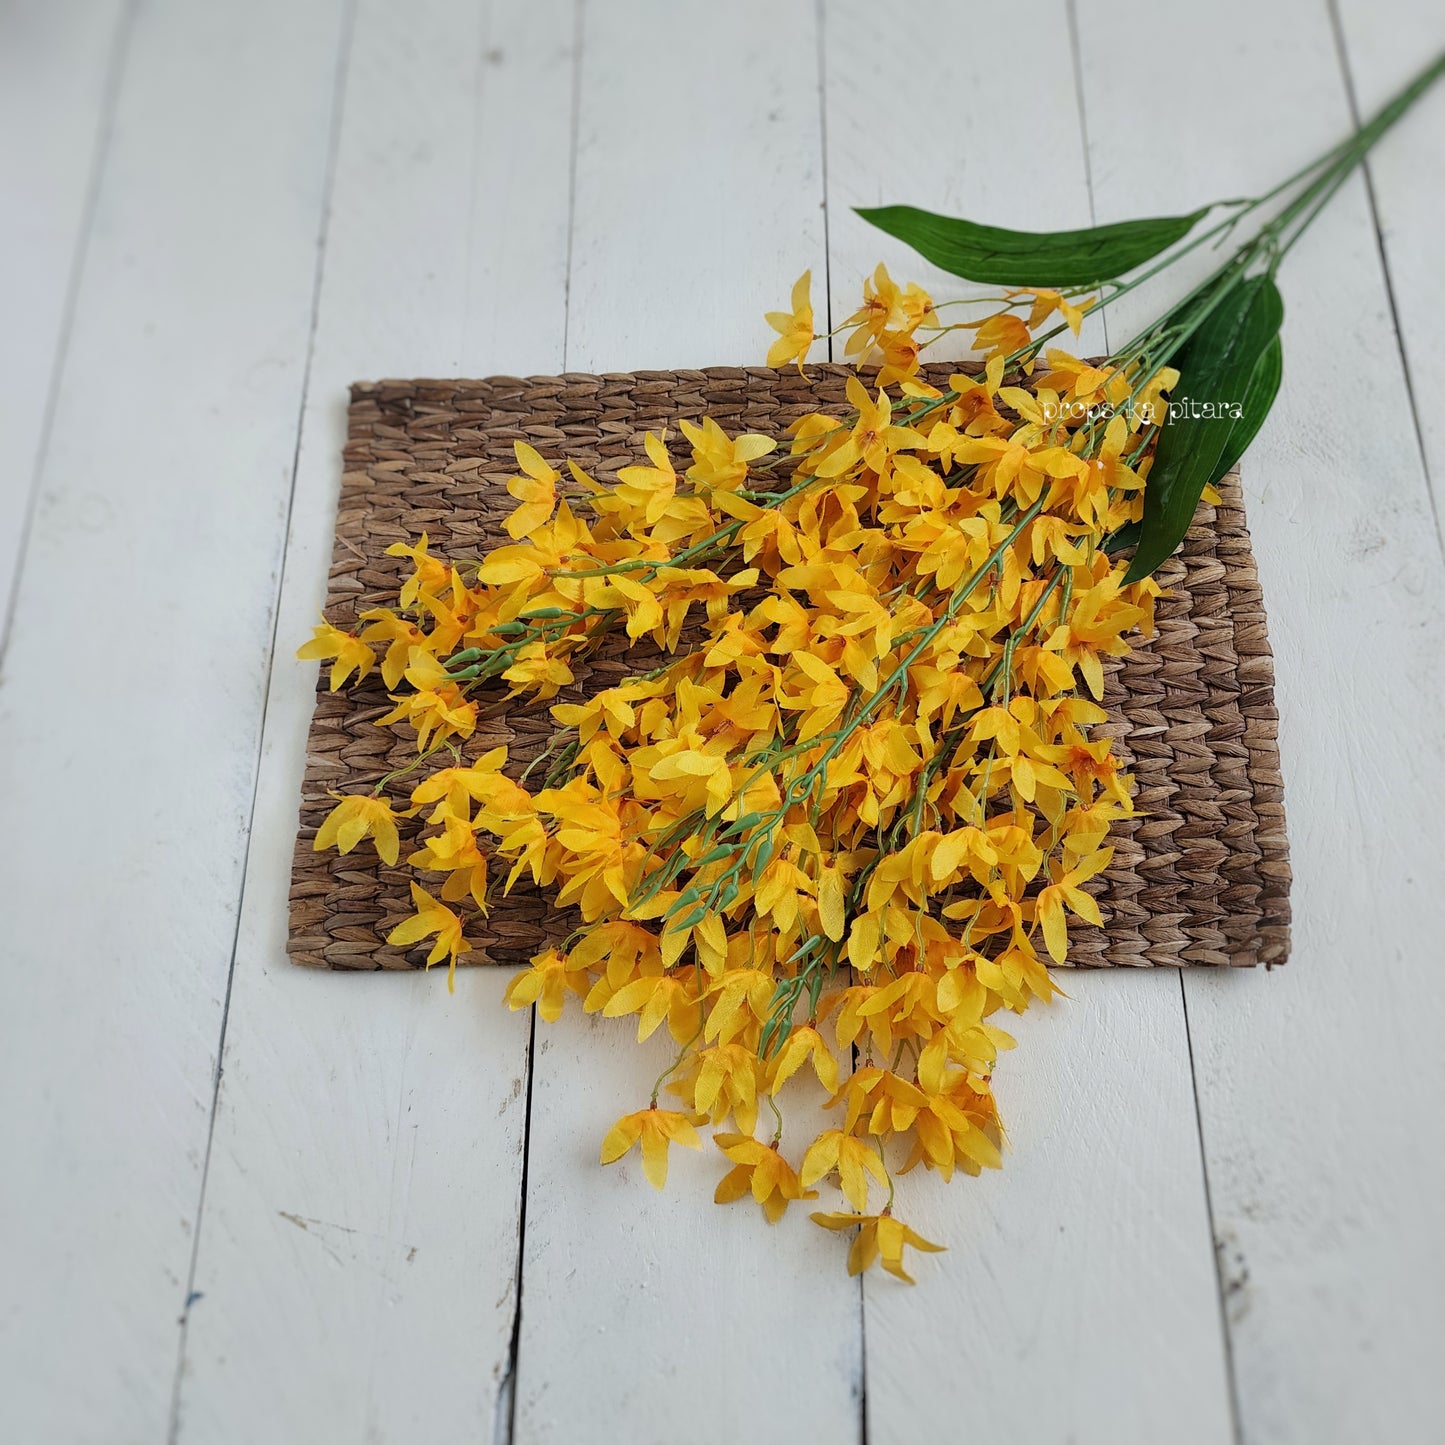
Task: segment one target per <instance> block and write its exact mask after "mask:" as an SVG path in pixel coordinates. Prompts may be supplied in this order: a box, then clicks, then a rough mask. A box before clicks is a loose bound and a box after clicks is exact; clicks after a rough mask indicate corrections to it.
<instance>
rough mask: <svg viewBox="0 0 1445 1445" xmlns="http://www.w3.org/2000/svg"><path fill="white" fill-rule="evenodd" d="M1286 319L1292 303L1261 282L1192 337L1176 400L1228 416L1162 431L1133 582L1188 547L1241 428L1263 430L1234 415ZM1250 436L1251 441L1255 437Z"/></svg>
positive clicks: (1179, 422)
mask: <svg viewBox="0 0 1445 1445" xmlns="http://www.w3.org/2000/svg"><path fill="white" fill-rule="evenodd" d="M1283 319H1284V302H1283V300H1282V299H1281V298H1280V294H1279V290H1278V288H1277V287H1276V286H1275V284H1274V282H1273V281H1272V280H1271V279H1270V278H1269V277H1268V276H1254V277H1251V278H1250V279H1249V280H1247V281H1243V282H1238V283H1236V284H1235V285H1234V286H1233V288H1232V289H1231V290H1230V292H1229V294H1228V295H1226V296H1225V297H1224V298H1223V299H1222V300H1220V301H1219V302H1218V303H1217V304H1216V305H1215V306H1214V309H1213V310H1212V311H1211V312H1210V313H1209V315H1208V316H1207V317H1206V318H1205V319H1204V321H1203V322H1202V323H1201V324H1200V326H1199V329H1198V330H1197V331H1196V332H1195V333H1194V335H1193V336H1192V337H1191V338H1190V340H1189V344H1188V345H1187V346H1186V347H1185V349H1184V352H1183V354H1182V356H1181V358H1180V361H1179V372H1180V380H1179V385H1178V386H1177V387H1176V388H1175V393H1176V395H1177V396H1178V397H1179V398H1180V399H1181V400H1184V399H1187V400H1189V401H1192V402H1195V403H1199V404H1201V405H1202V404H1211V405H1212V407H1213V409H1214V410H1215V411H1217V412H1219V413H1220V414H1219V415H1214V416H1193V415H1185V416H1182V417H1179V418H1177V419H1174V420H1171V421H1170V422H1169V423H1168V424H1167V425H1166V426H1165V427H1164V429H1163V431H1161V432H1160V434H1159V445H1158V447H1157V449H1156V450H1155V453H1154V464H1153V466H1152V467H1151V468H1150V470H1149V480H1148V482H1147V484H1146V485H1145V487H1144V520H1143V526H1142V527H1141V528H1140V535H1139V547H1138V550H1137V551H1136V552H1135V553H1134V560H1133V562H1132V563H1131V564H1130V566H1129V571H1128V574H1127V575H1126V577H1125V579H1124V580H1125V581H1126V582H1137V581H1139V579H1140V578H1142V577H1147V576H1149V574H1150V573H1151V572H1153V571H1154V569H1155V568H1156V567H1158V566H1159V564H1160V563H1161V562H1163V561H1164V560H1165V558H1167V557H1169V556H1170V555H1171V554H1172V553H1173V551H1174V549H1175V548H1176V547H1177V546H1178V545H1179V544H1180V542H1182V541H1183V540H1184V534H1185V532H1187V531H1188V530H1189V523H1190V522H1191V521H1192V520H1193V518H1194V513H1195V510H1196V509H1197V508H1198V506H1199V498H1200V495H1201V494H1202V493H1203V491H1204V488H1205V486H1206V485H1207V484H1208V483H1209V482H1210V481H1211V480H1217V479H1218V477H1220V476H1222V475H1223V473H1222V472H1220V471H1219V470H1218V466H1219V462H1220V459H1221V458H1223V457H1225V456H1226V455H1227V448H1228V447H1229V445H1230V440H1231V436H1232V434H1233V432H1234V429H1235V427H1237V426H1239V427H1243V426H1244V424H1245V422H1246V420H1250V421H1252V422H1253V427H1254V430H1256V431H1257V430H1258V429H1259V423H1260V422H1261V421H1262V420H1263V417H1262V416H1254V417H1251V416H1249V414H1248V413H1246V414H1244V415H1241V416H1240V417H1239V418H1238V419H1236V418H1234V417H1232V416H1231V415H1230V414H1229V412H1228V408H1229V407H1230V406H1231V405H1233V404H1236V403H1237V404H1239V406H1240V408H1241V411H1242V412H1243V409H1244V406H1245V402H1246V398H1247V397H1248V395H1249V392H1250V389H1251V383H1252V381H1253V378H1254V372H1255V369H1256V368H1257V367H1258V365H1259V363H1260V361H1261V359H1262V358H1263V357H1264V355H1265V353H1266V352H1267V351H1268V350H1269V348H1270V346H1271V344H1272V343H1274V342H1276V341H1277V339H1278V336H1279V327H1280V322H1281V321H1282V320H1283ZM1271 399H1272V397H1271ZM1266 409H1267V408H1266ZM1243 435H1244V440H1245V441H1246V442H1247V441H1248V439H1249V436H1252V435H1253V432H1252V431H1247V432H1246V433H1244V434H1243ZM1241 450H1242V448H1241Z"/></svg>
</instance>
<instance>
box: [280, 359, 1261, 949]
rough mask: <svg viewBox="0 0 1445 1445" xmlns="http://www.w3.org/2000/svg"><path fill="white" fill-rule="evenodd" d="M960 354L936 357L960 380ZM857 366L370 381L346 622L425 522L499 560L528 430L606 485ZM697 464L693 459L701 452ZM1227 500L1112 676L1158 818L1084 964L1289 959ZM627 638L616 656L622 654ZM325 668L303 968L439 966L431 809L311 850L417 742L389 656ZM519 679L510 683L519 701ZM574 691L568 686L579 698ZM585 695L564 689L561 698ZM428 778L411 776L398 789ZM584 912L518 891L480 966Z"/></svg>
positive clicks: (450, 540) (334, 595)
mask: <svg viewBox="0 0 1445 1445" xmlns="http://www.w3.org/2000/svg"><path fill="white" fill-rule="evenodd" d="M952 369H953V368H950V367H947V366H944V367H930V368H925V373H926V374H927V375H928V379H929V380H932V381H934V382H935V383H936V384H940V385H943V384H946V378H947V375H948V373H949V372H950V371H951V370H952ZM850 374H851V369H850V368H847V367H842V366H815V367H810V368H809V371H808V376H807V378H806V379H802V378H800V377H799V376H798V374H797V372H796V371H786V372H780V371H773V370H769V369H766V368H761V367H756V368H731V367H717V368H712V369H709V370H706V371H678V372H655V371H654V372H636V373H629V374H620V375H608V376H584V375H567V376H555V377H531V378H528V379H518V378H514V377H493V378H491V379H489V380H486V381H385V382H377V383H364V384H358V385H356V386H354V387H353V388H352V392H351V415H350V429H349V436H348V440H347V444H346V454H345V470H344V475H343V479H342V488H341V499H340V505H339V507H338V511H337V520H336V544H335V551H334V554H333V561H332V567H331V580H330V587H329V594H328V598H327V605H326V616H327V618H328V619H329V620H330V621H331V622H333V623H335V624H336V625H337V626H338V627H350V626H351V625H352V624H353V623H354V621H355V619H356V615H357V613H358V612H360V611H363V610H364V609H366V608H368V607H376V606H387V605H393V606H394V605H395V602H396V594H397V589H398V587H399V586H400V582H401V580H402V578H403V576H404V575H405V574H406V573H407V572H408V571H409V570H410V562H409V561H408V560H407V559H406V558H397V557H388V556H386V555H385V551H386V548H387V547H388V546H389V545H390V544H391V543H392V542H398V541H406V542H413V541H415V540H416V539H417V537H419V536H420V534H421V533H422V532H423V531H426V532H427V533H429V535H430V537H431V539H432V550H433V552H434V554H436V555H440V556H443V557H445V556H446V555H448V553H450V552H453V551H454V552H456V553H459V554H463V555H476V554H477V553H478V551H479V550H481V549H485V548H487V547H489V546H493V545H496V544H497V543H499V542H504V541H508V540H510V539H508V538H507V537H506V534H505V532H504V531H503V529H502V519H503V518H504V517H505V516H506V515H507V514H508V513H509V512H510V511H511V509H512V508H513V507H514V506H515V505H516V504H515V501H514V500H513V498H512V497H511V496H509V495H508V493H507V491H506V490H505V482H506V479H507V478H508V477H510V476H512V475H514V474H515V473H516V470H517V468H516V461H515V456H514V453H513V450H512V443H513V442H514V441H518V440H525V441H528V442H531V443H532V445H533V446H535V447H536V448H537V449H538V450H539V451H540V452H541V453H542V455H543V456H544V457H546V458H547V460H548V461H550V462H552V463H553V464H554V465H556V464H558V463H559V461H560V459H561V458H562V457H563V456H568V457H572V458H573V459H575V460H576V461H577V462H578V463H579V465H581V466H582V467H584V468H586V469H587V470H588V471H590V472H592V473H593V474H594V475H597V476H599V477H601V478H604V479H609V478H610V477H611V476H612V475H613V474H614V473H615V472H616V469H617V468H618V467H620V466H626V465H629V464H632V463H634V462H636V461H637V460H638V458H639V457H640V455H641V452H642V433H643V432H644V431H646V430H649V429H651V430H657V429H659V428H661V427H662V426H663V425H665V424H666V425H669V426H670V427H671V428H672V430H671V431H670V435H671V436H672V437H673V438H674V440H677V435H676V430H675V428H676V422H677V420H678V419H679V418H682V417H686V418H693V419H696V418H699V417H702V416H704V415H707V416H711V417H713V418H715V419H716V420H717V421H718V423H719V424H720V425H721V426H722V427H723V428H724V429H725V430H727V431H729V432H734V433H735V432H740V431H752V432H763V433H766V434H768V435H773V436H777V435H780V434H781V433H782V431H783V429H784V428H785V427H786V426H787V425H788V424H789V423H790V422H791V421H793V420H794V419H795V418H796V417H797V416H799V415H800V414H802V413H803V412H806V411H809V410H813V409H815V408H818V407H820V406H823V407H828V406H833V407H841V406H843V405H845V402H844V397H843V384H844V381H845V380H846V378H847V377H848V376H849V375H850ZM677 460H678V461H679V463H680V464H686V462H687V461H688V460H690V459H689V458H688V456H687V454H686V452H685V449H683V448H679V449H678V451H677ZM1219 491H1220V493H1221V496H1222V498H1223V500H1222V503H1221V505H1220V506H1219V507H1218V508H1211V507H1209V506H1203V507H1201V509H1200V513H1199V516H1198V517H1197V518H1196V519H1195V524H1194V526H1193V527H1192V528H1191V530H1190V532H1189V534H1188V537H1187V538H1186V540H1185V543H1184V546H1183V548H1182V549H1181V552H1180V554H1179V555H1177V556H1176V557H1174V558H1172V559H1171V560H1170V561H1169V562H1168V563H1167V564H1166V565H1165V566H1164V567H1163V568H1162V569H1161V570H1160V572H1159V574H1158V576H1159V581H1160V582H1161V583H1162V584H1163V585H1164V586H1165V587H1166V588H1168V592H1169V595H1168V596H1167V597H1165V598H1163V599H1161V600H1160V602H1159V604H1158V610H1157V622H1158V631H1157V633H1156V635H1155V637H1154V639H1153V640H1152V641H1151V642H1148V643H1140V644H1139V645H1138V646H1137V647H1136V649H1135V650H1134V652H1133V653H1132V654H1131V655H1130V656H1129V657H1128V658H1125V659H1123V660H1114V661H1113V662H1112V665H1111V666H1110V667H1109V668H1108V670H1107V690H1106V696H1105V705H1106V707H1107V708H1108V711H1109V715H1110V716H1109V722H1108V724H1106V725H1105V726H1103V727H1101V728H1100V729H1099V730H1098V735H1102V734H1104V733H1106V732H1107V733H1109V734H1111V735H1112V736H1114V737H1115V738H1116V739H1117V740H1118V741H1117V744H1116V750H1117V752H1118V754H1119V756H1120V758H1121V761H1122V762H1123V764H1124V765H1125V766H1127V767H1128V769H1129V770H1130V772H1132V774H1133V776H1134V779H1135V782H1136V785H1137V794H1136V802H1137V806H1138V810H1139V811H1138V815H1137V816H1136V817H1134V818H1132V819H1128V820H1125V821H1124V822H1121V823H1119V824H1117V825H1116V826H1115V829H1114V835H1113V840H1112V841H1113V842H1114V845H1115V854H1114V860H1113V862H1112V864H1111V865H1110V867H1109V868H1108V869H1107V870H1106V871H1105V872H1104V873H1103V874H1101V875H1100V877H1099V878H1097V879H1095V880H1093V882H1092V884H1091V887H1092V888H1093V890H1094V891H1095V892H1096V894H1097V896H1098V898H1099V904H1100V910H1101V913H1102V916H1103V919H1104V926H1103V927H1102V928H1091V927H1084V926H1082V925H1071V927H1070V929H1069V943H1070V962H1071V963H1072V964H1074V965H1078V966H1088V967H1093V966H1103V965H1129V966H1136V967H1139V966H1144V967H1147V966H1152V965H1160V964H1210V965H1232V966H1248V965H1252V964H1256V963H1265V964H1270V965H1273V964H1278V963H1282V962H1284V960H1285V958H1286V956H1287V954H1288V952H1289V916H1290V915H1289V883H1290V870H1289V858H1288V847H1287V843H1286V839H1285V822H1284V807H1283V788H1282V782H1281V778H1280V768H1279V753H1278V749H1277V746H1276V733H1277V727H1276V720H1277V714H1276V712H1275V708H1274V699H1273V684H1274V672H1273V666H1272V661H1271V655H1270V650H1269V642H1268V639H1267V636H1266V630H1265V613H1264V603H1263V600H1262V598H1261V596H1260V589H1259V582H1258V579H1257V578H1256V575H1255V567H1254V558H1253V556H1252V554H1251V552H1250V546H1249V533H1248V531H1247V530H1246V527H1245V521H1244V508H1243V501H1242V497H1241V494H1240V490H1239V480H1238V477H1237V476H1236V475H1234V474H1231V475H1230V476H1229V477H1227V478H1225V480H1224V482H1222V483H1221V484H1220V487H1219ZM624 641H625V640H624V639H618V640H617V641H616V642H613V643H610V644H604V647H603V648H602V649H601V650H600V652H599V653H598V655H596V657H595V658H594V659H593V660H592V663H591V665H590V667H587V666H585V665H583V666H579V667H578V668H577V671H578V678H579V687H580V688H581V689H582V690H584V691H594V690H596V689H597V688H599V687H602V686H606V685H610V684H611V683H613V682H616V681H618V680H620V679H621V678H622V677H624V676H626V675H628V674H629V673H630V672H632V671H634V670H635V669H636V668H637V667H638V663H637V655H636V652H635V651H634V653H633V655H632V657H630V658H629V657H627V656H626V655H625V653H624V649H623V645H622V644H623V642H624ZM609 649H610V650H609ZM326 670H327V669H326V668H325V667H323V668H322V669H321V671H322V674H323V681H322V682H321V683H319V684H318V693H317V704H316V713H315V716H314V718H313V720H312V724H311V732H310V736H309V739H308V742H307V757H306V777H305V783H304V785H303V788H302V798H301V824H300V830H299V832H298V835H297V839H296V851H295V861H294V864H293V871H292V883H291V932H290V940H289V944H288V952H289V953H290V956H291V957H292V959H293V960H294V961H295V962H297V963H300V964H307V965H311V966H316V967H321V968H336V969H376V968H393V969H405V968H412V967H416V966H417V965H418V964H419V963H421V961H422V960H423V959H424V956H425V953H426V948H427V945H426V944H425V943H423V944H422V945H421V946H420V947H418V948H416V949H414V950H412V951H411V953H410V954H408V952H407V951H405V950H403V949H399V948H393V947H390V946H388V945H387V944H386V943H385V942H383V939H384V937H385V935H386V933H387V932H388V931H389V930H390V929H391V928H392V927H393V926H395V924H396V923H398V922H400V920H401V919H402V918H403V917H405V916H406V915H407V914H409V913H410V912H411V906H410V898H409V890H408V883H409V882H410V881H411V879H412V878H413V877H415V876H417V875H414V874H412V873H411V871H410V870H409V869H407V868H406V867H405V858H406V856H407V854H408V853H409V852H410V851H412V848H411V846H410V840H411V838H413V837H414V836H415V835H416V834H418V833H419V832H420V831H421V828H422V820H421V819H420V818H417V819H413V820H411V821H410V822H409V823H407V822H403V823H402V865H401V866H399V867H397V868H387V867H385V866H384V865H383V864H381V862H380V861H379V860H378V859H377V857H376V854H375V852H374V851H373V850H372V847H371V844H370V843H369V842H363V843H362V844H361V845H360V846H359V847H358V848H357V849H355V850H354V851H353V852H352V853H351V854H349V855H348V856H347V857H345V858H343V857H340V856H338V855H337V854H336V853H335V852H334V851H330V850H328V851H327V852H324V853H317V852H315V851H314V849H313V847H312V841H313V839H314V838H315V836H316V830H317V828H318V827H319V826H320V824H321V821H322V820H323V819H324V818H325V816H326V814H327V813H328V812H329V811H330V809H331V807H332V806H333V800H332V798H331V797H330V796H329V794H328V790H334V791H336V792H339V793H352V792H369V791H370V790H371V788H372V786H373V785H374V784H375V783H376V781H377V779H378V778H380V777H381V776H383V774H385V773H387V772H389V771H391V770H392V769H394V768H398V767H401V766H403V765H404V764H406V763H407V762H409V761H410V760H411V759H412V758H414V757H415V739H414V738H413V737H412V736H411V735H410V734H409V733H408V734H406V735H402V734H401V733H400V732H394V731H393V730H391V729H390V728H379V727H377V726H376V725H375V720H376V719H377V718H378V717H379V716H381V715H382V714H383V713H384V712H386V711H387V710H388V709H389V708H390V703H389V702H388V700H387V697H386V691H385V687H384V685H383V683H382V681H381V678H380V675H379V673H378V672H375V671H374V672H373V673H372V674H371V675H370V676H369V677H368V678H367V679H366V680H365V682H363V683H361V684H360V685H358V686H354V687H351V688H350V689H348V690H346V691H342V692H339V693H335V694H332V693H328V692H326V691H324V690H323V689H324V674H325V672H326ZM503 692H504V690H503V689H499V690H498V694H497V696H498V697H499V698H500V697H501V696H502V695H503ZM563 696H564V697H565V696H566V694H564V695H563ZM560 700H562V698H559V699H558V701H560ZM548 706H549V704H529V705H520V704H517V703H509V704H506V705H505V706H504V707H503V708H501V709H499V711H498V712H497V713H496V714H494V715H492V716H484V717H483V719H482V721H481V722H480V724H479V726H478V729H477V732H476V735H475V736H474V737H473V738H472V739H470V741H469V743H468V745H467V746H466V748H465V749H464V753H465V755H466V756H467V757H468V758H471V757H475V756H476V755H477V754H479V753H480V752H482V751H484V750H486V749H487V748H491V747H495V746H496V745H498V744H506V746H507V747H508V748H509V749H510V760H511V761H510V762H509V765H508V771H509V772H512V773H513V775H514V776H515V774H516V772H519V771H520V770H521V768H522V767H523V766H524V765H525V763H526V761H527V760H528V759H530V758H531V757H533V756H535V755H536V753H537V752H538V751H540V749H541V748H542V747H543V746H544V745H545V743H546V741H547V738H548V737H549V736H550V734H551V732H552V730H553V724H552V720H551V718H550V716H549V713H548ZM414 783H415V777H404V778H400V779H397V780H396V781H395V782H394V783H393V784H391V785H390V787H389V789H388V795H389V796H391V797H392V798H393V799H394V800H395V801H396V802H397V803H398V804H399V805H402V804H404V803H405V801H406V796H407V793H408V791H409V789H410V787H411V786H412V785H413V784H414ZM576 921H577V916H576V914H575V913H574V912H573V911H572V910H570V909H565V910H559V909H557V908H556V907H555V906H554V905H552V904H551V903H550V902H549V901H548V900H547V899H546V898H545V897H544V896H543V895H542V894H541V893H540V892H538V891H536V890H534V889H532V888H531V887H530V886H527V885H524V884H519V885H518V887H517V888H516V889H515V890H514V891H513V893H512V894H511V895H510V896H509V897H507V898H503V899H499V900H498V901H497V902H496V903H495V904H494V905H493V908H492V912H491V916H490V917H489V919H488V920H487V922H486V924H485V932H482V931H481V930H479V928H478V927H477V926H475V925H474V926H473V927H472V928H470V929H469V934H470V935H475V940H474V941H475V943H476V944H477V945H478V946H477V947H475V948H474V949H473V951H472V952H471V953H470V954H468V955H466V956H465V957H464V959H463V962H466V963H498V964H512V963H522V962H525V961H526V959H528V958H529V957H530V956H531V955H532V954H533V953H534V952H535V951H536V950H537V949H538V948H540V947H543V946H545V945H546V943H548V942H555V941H558V940H560V938H561V937H563V936H564V935H565V934H566V933H568V932H569V931H570V930H571V929H572V927H574V926H575V923H576Z"/></svg>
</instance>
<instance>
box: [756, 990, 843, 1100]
mask: <svg viewBox="0 0 1445 1445" xmlns="http://www.w3.org/2000/svg"><path fill="white" fill-rule="evenodd" d="M768 991H769V994H770V995H771V992H772V985H771V983H769V987H768ZM764 1017H766V1015H764ZM810 1057H811V1059H812V1061H813V1072H814V1073H815V1074H817V1076H818V1082H819V1083H820V1084H822V1086H823V1087H824V1088H825V1089H826V1090H827V1091H828V1092H829V1093H830V1094H836V1093H837V1092H838V1060H837V1059H835V1058H834V1057H833V1054H832V1051H831V1050H830V1049H829V1048H828V1045H827V1044H825V1043H824V1042H823V1036H822V1035H821V1034H820V1033H819V1032H818V1030H817V1029H815V1028H814V1027H813V1026H812V1025H811V1024H808V1025H805V1026H804V1027H802V1028H796V1029H794V1030H793V1031H792V1033H791V1034H789V1035H788V1041H787V1043H785V1044H784V1045H783V1047H782V1048H781V1049H779V1050H778V1056H777V1058H776V1059H774V1060H773V1069H772V1083H771V1085H770V1089H769V1091H770V1092H771V1093H774V1094H776V1093H777V1092H778V1090H779V1089H781V1088H782V1087H783V1085H784V1084H785V1083H787V1081H788V1080H789V1079H791V1078H792V1077H793V1075H794V1074H796V1073H797V1072H798V1070H799V1069H800V1068H802V1066H803V1064H804V1062H805V1061H806V1060H807V1059H808V1058H810Z"/></svg>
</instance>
